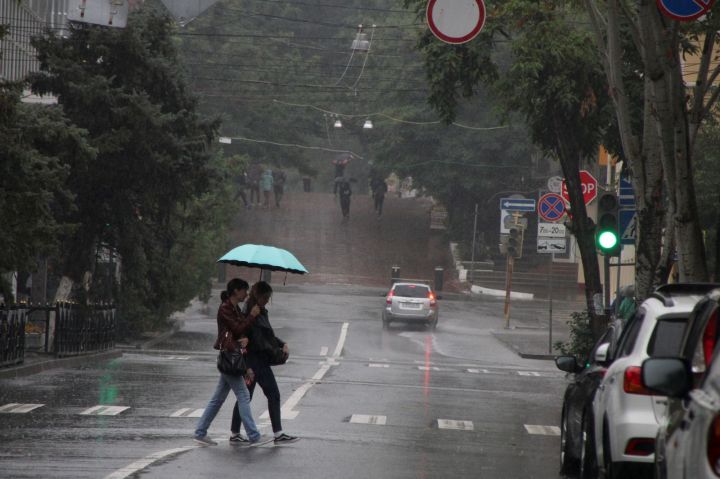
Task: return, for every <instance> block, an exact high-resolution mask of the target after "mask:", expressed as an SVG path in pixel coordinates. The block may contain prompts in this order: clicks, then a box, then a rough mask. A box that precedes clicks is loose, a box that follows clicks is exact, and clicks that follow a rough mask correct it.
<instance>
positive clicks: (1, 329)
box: [0, 304, 27, 367]
mask: <svg viewBox="0 0 720 479" xmlns="http://www.w3.org/2000/svg"><path fill="white" fill-rule="evenodd" d="M26 318H27V309H26V308H25V307H23V306H13V305H9V306H6V305H4V304H3V305H0V367H2V366H11V365H13V364H19V363H22V362H23V361H24V359H25V321H26Z"/></svg>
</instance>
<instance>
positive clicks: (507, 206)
mask: <svg viewBox="0 0 720 479" xmlns="http://www.w3.org/2000/svg"><path fill="white" fill-rule="evenodd" d="M500 209H501V210H508V211H535V200H533V199H527V198H502V199H501V200H500Z"/></svg>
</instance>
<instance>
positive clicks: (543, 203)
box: [538, 193, 565, 221]
mask: <svg viewBox="0 0 720 479" xmlns="http://www.w3.org/2000/svg"><path fill="white" fill-rule="evenodd" d="M538 215H539V216H540V218H542V219H544V220H545V221H559V220H560V219H562V217H563V216H565V201H564V200H563V198H562V196H560V195H558V194H556V193H548V194H545V195H542V196H541V197H540V200H539V201H538Z"/></svg>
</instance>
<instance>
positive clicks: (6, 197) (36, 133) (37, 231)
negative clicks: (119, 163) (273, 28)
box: [0, 32, 94, 299]
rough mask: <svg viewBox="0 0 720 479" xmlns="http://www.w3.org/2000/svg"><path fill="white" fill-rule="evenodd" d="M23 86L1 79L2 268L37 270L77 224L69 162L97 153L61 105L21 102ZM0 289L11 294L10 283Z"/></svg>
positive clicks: (89, 157) (6, 295) (91, 156)
mask: <svg viewBox="0 0 720 479" xmlns="http://www.w3.org/2000/svg"><path fill="white" fill-rule="evenodd" d="M0 35H2V32H0ZM21 91H22V84H20V83H12V82H5V81H2V82H0V224H1V225H3V226H2V227H1V228H0V244H2V248H0V273H5V272H12V271H16V270H34V269H35V266H36V260H37V258H38V257H39V256H40V255H48V254H51V253H53V252H56V251H57V247H58V244H59V238H60V237H61V236H62V235H63V234H67V233H68V232H70V231H72V226H73V225H72V224H70V223H69V222H68V220H69V216H70V214H71V213H72V211H73V209H74V204H73V199H74V197H73V193H72V191H71V190H70V189H69V188H68V186H67V179H68V176H69V174H70V170H71V169H70V166H69V162H71V161H73V162H76V163H79V164H80V163H85V162H87V161H89V160H90V159H92V158H93V155H94V151H93V150H92V148H90V146H89V145H88V143H87V141H86V139H85V132H84V131H82V130H80V129H78V128H77V127H75V126H73V125H71V124H70V123H69V122H68V120H67V119H66V118H65V117H64V115H63V113H62V109H61V108H60V107H57V106H40V105H30V104H24V103H21V101H20V98H21ZM0 289H1V291H0V292H2V293H3V296H4V297H5V298H6V299H12V294H11V292H10V290H9V287H8V285H7V284H3V285H2V288H0Z"/></svg>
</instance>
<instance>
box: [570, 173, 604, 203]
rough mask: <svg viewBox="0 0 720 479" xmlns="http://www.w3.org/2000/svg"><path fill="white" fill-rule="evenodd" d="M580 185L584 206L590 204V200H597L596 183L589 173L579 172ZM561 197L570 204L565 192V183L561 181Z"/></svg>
mask: <svg viewBox="0 0 720 479" xmlns="http://www.w3.org/2000/svg"><path fill="white" fill-rule="evenodd" d="M580 183H581V185H582V194H583V200H584V201H585V204H586V205H589V204H590V203H592V200H594V199H595V198H597V190H598V182H597V180H596V179H595V177H594V176H593V175H591V174H590V172H589V171H586V170H580ZM562 197H563V198H564V199H565V201H567V202H568V203H570V196H569V195H568V191H567V183H566V182H565V180H563V183H562Z"/></svg>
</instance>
